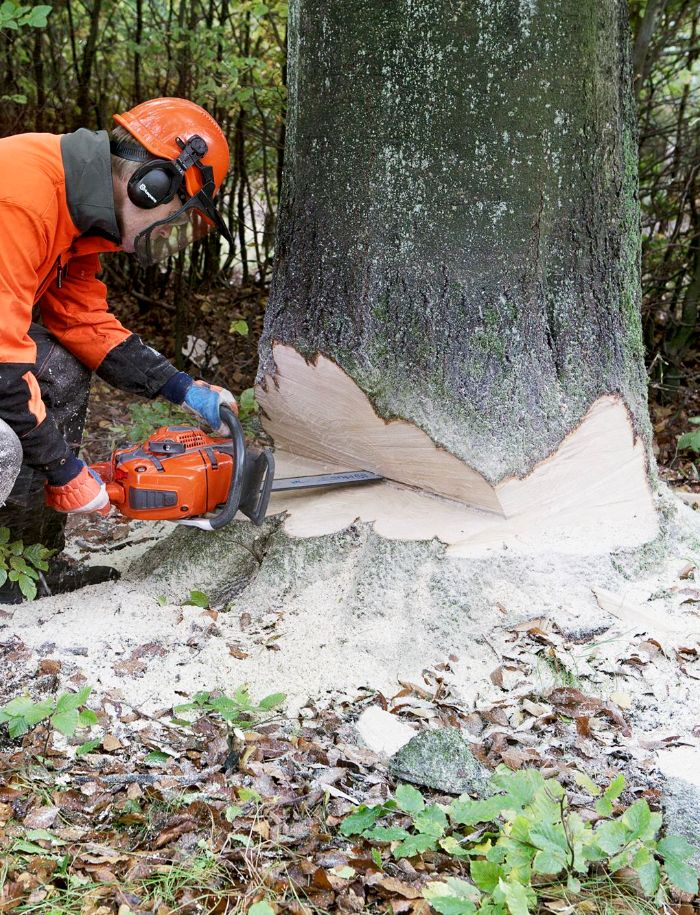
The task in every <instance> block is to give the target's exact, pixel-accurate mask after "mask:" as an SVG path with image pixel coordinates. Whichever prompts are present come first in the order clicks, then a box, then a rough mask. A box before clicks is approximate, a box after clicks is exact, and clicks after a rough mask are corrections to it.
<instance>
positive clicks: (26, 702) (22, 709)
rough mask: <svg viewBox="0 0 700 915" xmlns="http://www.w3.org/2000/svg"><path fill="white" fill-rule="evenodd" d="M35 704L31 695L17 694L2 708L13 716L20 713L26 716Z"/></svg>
mask: <svg viewBox="0 0 700 915" xmlns="http://www.w3.org/2000/svg"><path fill="white" fill-rule="evenodd" d="M34 705H35V703H34V702H32V700H31V699H30V698H29V696H17V698H16V699H10V701H9V702H8V703H7V705H3V707H2V710H3V712H6V713H7V714H8V715H11V716H12V717H13V718H16V717H18V716H19V715H21V716H22V717H24V716H25V715H26V714H27V712H28V711H29V710H30V709H32V708H33V707H34Z"/></svg>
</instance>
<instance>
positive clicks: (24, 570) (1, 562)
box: [0, 527, 56, 600]
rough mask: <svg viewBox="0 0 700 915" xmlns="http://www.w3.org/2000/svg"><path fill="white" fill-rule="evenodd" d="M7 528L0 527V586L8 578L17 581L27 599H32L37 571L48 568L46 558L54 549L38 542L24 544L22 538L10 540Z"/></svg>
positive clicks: (35, 590)
mask: <svg viewBox="0 0 700 915" xmlns="http://www.w3.org/2000/svg"><path fill="white" fill-rule="evenodd" d="M10 537H11V534H10V531H9V529H8V528H6V527H0V587H2V585H4V584H5V582H6V581H7V580H8V579H9V580H10V581H15V582H17V584H18V586H19V589H20V591H21V592H22V594H23V595H24V597H26V598H27V600H34V598H35V597H36V593H37V588H36V582H37V581H38V580H39V572H46V570H47V569H48V567H49V565H48V562H47V560H48V558H49V557H50V556H53V554H54V553H55V552H56V551H55V550H49V549H47V548H46V547H45V546H42V545H41V544H40V543H34V544H32V545H31V546H25V545H24V542H23V541H22V540H11V539H10Z"/></svg>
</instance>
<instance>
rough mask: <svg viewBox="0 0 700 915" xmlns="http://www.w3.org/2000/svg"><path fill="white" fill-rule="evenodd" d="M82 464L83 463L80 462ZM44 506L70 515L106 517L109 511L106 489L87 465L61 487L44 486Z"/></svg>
mask: <svg viewBox="0 0 700 915" xmlns="http://www.w3.org/2000/svg"><path fill="white" fill-rule="evenodd" d="M80 463H81V464H83V462H82V461H81V462H80ZM46 504H47V505H48V506H49V508H53V509H54V510H55V511H57V512H67V513H70V514H76V513H87V512H98V513H99V514H100V515H108V514H109V511H110V508H111V506H110V504H109V498H108V496H107V487H106V486H105V484H104V483H103V482H102V480H101V479H100V478H99V476H98V475H97V474H96V473H95V471H94V470H91V469H90V468H89V467H88V466H87V464H83V466H82V469H81V470H80V473H79V474H78V475H77V476H75V477H73V479H72V480H70V481H69V482H68V483H64V484H63V485H62V486H51V485H50V484H49V483H47V484H46Z"/></svg>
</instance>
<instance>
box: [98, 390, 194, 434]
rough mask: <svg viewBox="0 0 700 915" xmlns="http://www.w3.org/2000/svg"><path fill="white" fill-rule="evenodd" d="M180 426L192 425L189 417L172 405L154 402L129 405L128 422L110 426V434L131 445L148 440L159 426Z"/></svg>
mask: <svg viewBox="0 0 700 915" xmlns="http://www.w3.org/2000/svg"><path fill="white" fill-rule="evenodd" d="M181 424H183V425H184V424H186V425H192V424H193V420H192V417H191V415H189V414H188V413H185V411H184V410H183V409H182V408H181V407H178V406H175V405H174V404H171V403H167V402H166V401H159V400H154V401H152V402H149V403H132V404H129V420H128V421H127V422H126V423H123V424H120V425H115V426H112V427H111V432H112V435H113V437H114V439H115V440H117V441H122V442H128V443H129V444H133V443H134V442H140V441H141V440H142V439H146V438H148V437H149V436H150V435H152V434H153V433H154V432H155V430H156V429H158V428H159V427H160V426H172V425H181Z"/></svg>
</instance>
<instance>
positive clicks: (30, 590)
mask: <svg viewBox="0 0 700 915" xmlns="http://www.w3.org/2000/svg"><path fill="white" fill-rule="evenodd" d="M12 574H13V573H12V572H10V578H12ZM17 584H18V585H19V589H20V591H21V592H22V594H23V595H24V596H25V597H26V598H27V600H34V598H35V597H36V590H37V589H36V585H35V583H34V582H33V581H32V579H31V578H30V577H29V576H28V575H25V574H24V572H20V573H19V575H18V577H17Z"/></svg>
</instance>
